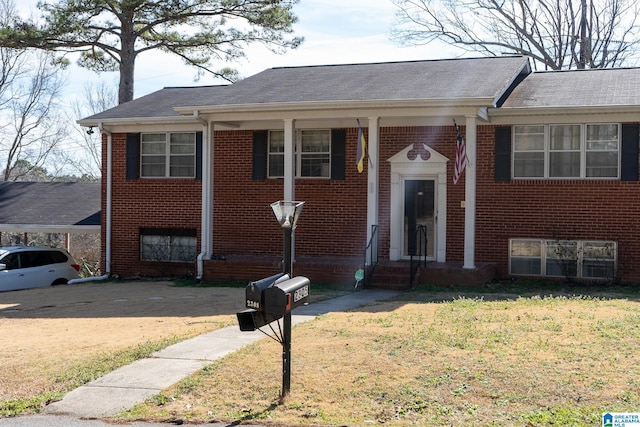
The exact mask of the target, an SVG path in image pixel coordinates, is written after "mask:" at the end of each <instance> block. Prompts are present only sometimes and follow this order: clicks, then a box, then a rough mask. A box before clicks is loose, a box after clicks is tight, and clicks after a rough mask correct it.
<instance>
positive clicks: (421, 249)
mask: <svg viewBox="0 0 640 427" xmlns="http://www.w3.org/2000/svg"><path fill="white" fill-rule="evenodd" d="M409 256H410V261H409V270H410V273H409V288H412V287H413V281H414V280H415V278H416V276H417V274H418V270H419V269H420V267H421V266H422V267H426V266H427V226H426V225H417V226H416V230H415V232H414V235H413V240H412V241H410V242H409ZM416 256H417V257H418V259H417V261H414V259H413V258H414V257H416ZM421 261H422V262H421Z"/></svg>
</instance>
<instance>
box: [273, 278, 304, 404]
mask: <svg viewBox="0 0 640 427" xmlns="http://www.w3.org/2000/svg"><path fill="white" fill-rule="evenodd" d="M309 284H310V282H309V279H307V278H306V277H302V276H298V277H294V278H293V279H290V280H287V281H286V282H281V283H278V284H275V285H274V286H273V287H270V288H267V289H265V291H264V306H265V311H266V312H267V313H268V314H271V315H275V316H282V317H283V318H284V322H283V331H282V335H283V339H282V394H281V398H282V399H284V398H285V397H286V395H287V394H289V390H291V310H293V309H294V308H296V307H299V306H301V305H303V304H304V303H306V302H307V299H308V298H309Z"/></svg>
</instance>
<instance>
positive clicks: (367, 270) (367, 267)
mask: <svg viewBox="0 0 640 427" xmlns="http://www.w3.org/2000/svg"><path fill="white" fill-rule="evenodd" d="M362 258H363V260H362V265H363V267H364V268H363V269H362V270H363V274H364V275H363V278H362V282H361V283H360V284H359V285H358V284H357V283H356V285H357V287H360V288H364V287H365V286H366V285H367V283H369V280H371V277H372V276H373V271H374V270H375V268H376V266H377V265H378V226H377V225H376V224H373V225H372V226H371V238H370V239H369V243H367V247H366V248H364V251H363V255H362Z"/></svg>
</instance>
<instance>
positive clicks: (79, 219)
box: [0, 181, 101, 232]
mask: <svg viewBox="0 0 640 427" xmlns="http://www.w3.org/2000/svg"><path fill="white" fill-rule="evenodd" d="M100 195H101V187H100V183H99V182H9V181H5V182H0V231H3V230H14V231H15V230H21V231H25V232H27V231H42V232H70V231H82V230H85V231H95V230H99V229H100Z"/></svg>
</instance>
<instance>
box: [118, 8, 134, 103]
mask: <svg viewBox="0 0 640 427" xmlns="http://www.w3.org/2000/svg"><path fill="white" fill-rule="evenodd" d="M133 16H134V14H133V11H132V10H124V11H123V14H122V18H121V20H120V22H121V23H122V32H121V33H120V84H119V86H118V104H124V103H125V102H129V101H131V100H133V77H134V70H135V64H136V55H137V52H136V48H135V44H136V38H137V34H136V32H135V30H134V28H133Z"/></svg>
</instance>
